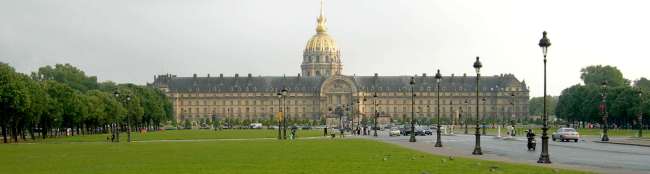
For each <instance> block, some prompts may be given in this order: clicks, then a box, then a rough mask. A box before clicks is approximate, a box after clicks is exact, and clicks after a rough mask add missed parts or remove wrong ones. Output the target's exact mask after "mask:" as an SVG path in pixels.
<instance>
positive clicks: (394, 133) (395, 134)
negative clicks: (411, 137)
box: [388, 128, 401, 137]
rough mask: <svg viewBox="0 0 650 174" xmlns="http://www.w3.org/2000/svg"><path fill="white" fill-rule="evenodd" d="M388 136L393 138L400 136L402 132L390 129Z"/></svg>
mask: <svg viewBox="0 0 650 174" xmlns="http://www.w3.org/2000/svg"><path fill="white" fill-rule="evenodd" d="M388 135H389V136H391V137H392V136H400V135H401V132H400V131H399V129H397V128H392V129H390V131H388Z"/></svg>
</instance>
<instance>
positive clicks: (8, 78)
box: [0, 63, 30, 143]
mask: <svg viewBox="0 0 650 174" xmlns="http://www.w3.org/2000/svg"><path fill="white" fill-rule="evenodd" d="M0 84H2V85H0V126H1V127H2V128H1V129H2V137H3V142H4V143H7V136H8V135H7V134H8V132H9V131H11V134H12V137H14V141H18V138H17V132H18V130H16V128H17V126H18V125H17V123H18V121H19V120H20V117H21V116H20V115H21V114H23V113H25V112H26V111H27V109H28V108H29V102H30V100H29V94H28V90H26V87H25V84H24V82H23V81H21V78H20V75H19V74H18V73H16V71H15V70H14V69H13V68H12V67H11V66H9V65H8V64H4V63H0Z"/></svg>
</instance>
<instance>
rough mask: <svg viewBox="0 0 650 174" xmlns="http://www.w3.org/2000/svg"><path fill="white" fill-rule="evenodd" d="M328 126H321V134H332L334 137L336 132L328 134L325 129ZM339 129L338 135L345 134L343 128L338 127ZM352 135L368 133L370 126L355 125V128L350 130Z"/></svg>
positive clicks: (342, 135)
mask: <svg viewBox="0 0 650 174" xmlns="http://www.w3.org/2000/svg"><path fill="white" fill-rule="evenodd" d="M328 128H329V127H325V128H323V136H332V138H334V137H335V136H336V133H334V132H332V133H331V134H328V132H327V130H328ZM338 130H339V136H340V137H344V136H345V129H338ZM351 132H352V135H370V127H365V126H363V127H357V128H356V129H354V130H352V131H351Z"/></svg>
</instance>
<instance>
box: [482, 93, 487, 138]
mask: <svg viewBox="0 0 650 174" xmlns="http://www.w3.org/2000/svg"><path fill="white" fill-rule="evenodd" d="M481 101H482V102H483V114H482V115H483V116H482V117H481V118H482V119H481V120H482V121H483V126H482V127H483V129H481V131H483V135H484V136H485V135H487V134H486V133H485V124H486V123H485V101H486V100H485V97H483V98H482V99H481Z"/></svg>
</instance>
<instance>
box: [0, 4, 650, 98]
mask: <svg viewBox="0 0 650 174" xmlns="http://www.w3.org/2000/svg"><path fill="white" fill-rule="evenodd" d="M647 7H650V1H644V0H637V1H633V0H606V1H600V0H571V1H567V0H544V1H532V0H490V1H486V0H453V1H452V0H327V1H325V15H326V17H327V20H328V24H327V25H328V28H329V30H328V32H329V34H330V35H331V36H332V37H334V38H335V39H336V42H337V45H338V46H339V48H340V49H341V57H342V58H341V59H342V62H343V73H344V74H346V75H355V74H356V75H364V76H370V75H373V74H374V73H379V75H413V74H422V73H427V74H430V75H432V74H435V70H436V69H440V70H441V73H443V75H450V74H452V73H453V74H455V75H457V76H459V75H462V74H463V73H467V74H468V75H474V73H475V72H474V70H473V68H472V64H473V62H474V60H475V57H476V56H480V57H481V62H482V63H483V69H482V70H481V71H482V72H481V73H482V75H484V76H485V75H489V76H492V75H498V74H504V73H510V74H514V75H515V76H516V77H517V78H519V79H520V80H525V81H526V83H527V85H529V87H530V90H531V91H530V93H531V94H530V95H531V96H541V95H542V94H543V63H542V52H541V49H540V48H539V46H538V45H537V44H538V42H539V39H540V38H541V36H542V31H548V33H549V34H548V37H549V39H550V40H551V43H552V46H551V47H550V48H549V54H548V92H549V94H550V95H559V94H560V93H561V91H562V89H564V88H567V87H569V86H571V85H575V84H578V83H580V82H581V81H580V69H581V68H583V67H585V66H588V65H597V64H602V65H612V66H616V67H618V68H619V69H620V70H621V71H622V72H623V75H624V76H625V78H627V79H630V80H635V79H638V78H640V77H650V74H649V73H648V72H650V71H649V70H648V69H645V68H646V67H647V66H648V64H649V61H648V58H650V56H648V55H649V54H648V52H647V51H646V50H648V48H647V47H648V45H649V44H648V41H649V40H650V23H649V22H648V17H650V10H647ZM319 10H320V2H319V0H183V1H179V0H92V1H89V0H0V62H6V63H9V64H10V65H12V66H13V67H15V68H16V70H17V71H20V72H23V73H29V72H32V71H36V70H37V69H38V67H42V66H45V65H54V64H57V63H70V64H72V65H74V66H77V67H79V68H80V69H82V70H84V71H85V72H86V74H88V75H93V76H97V77H98V78H99V80H100V81H106V80H111V81H115V82H118V83H125V82H130V83H136V84H145V83H147V82H149V83H150V82H152V81H153V78H154V75H157V74H167V73H169V74H175V75H178V76H192V74H195V73H196V74H197V75H198V76H206V75H207V74H211V75H213V76H216V75H218V74H219V73H223V74H224V75H225V76H233V75H234V74H235V73H239V74H242V75H244V74H248V73H252V74H253V75H254V76H258V75H262V76H278V75H282V74H287V75H291V76H295V75H297V74H298V73H299V72H300V63H301V61H302V51H303V49H304V47H305V44H306V43H307V40H308V39H309V38H310V37H311V36H313V35H314V34H315V33H316V31H315V28H316V18H317V16H318V14H319Z"/></svg>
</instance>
